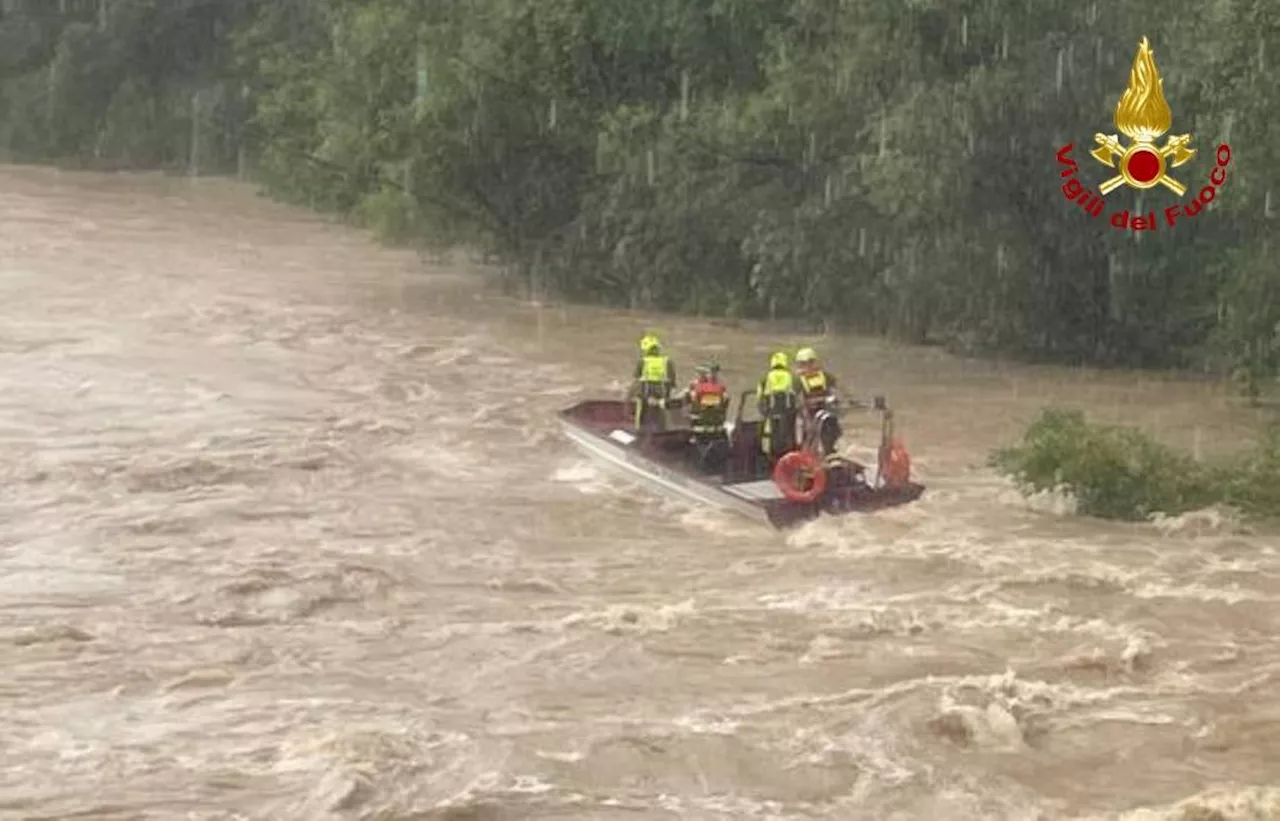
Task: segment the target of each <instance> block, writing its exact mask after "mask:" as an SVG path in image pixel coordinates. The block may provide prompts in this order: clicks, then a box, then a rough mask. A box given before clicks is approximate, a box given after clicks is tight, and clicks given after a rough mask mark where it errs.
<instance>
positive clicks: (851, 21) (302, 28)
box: [0, 0, 1280, 492]
mask: <svg viewBox="0 0 1280 821" xmlns="http://www.w3.org/2000/svg"><path fill="white" fill-rule="evenodd" d="M1160 8H1161V13H1160V14H1158V15H1152V14H1151V10H1150V9H1148V8H1146V7H1142V6H1138V5H1133V6H1132V7H1127V6H1126V7H1119V6H1117V5H1116V4H1109V3H1102V2H1097V0H1044V2H1037V3H1032V4H1028V3H1026V2H1022V0H1017V2H1015V0H946V1H945V2H944V1H943V0H777V1H776V2H774V1H772V0H770V1H769V2H766V1H765V0H651V2H623V1H622V0H538V2H529V0H468V2H458V0H436V1H435V2H431V3H427V2H420V1H419V0H0V152H3V154H4V156H7V157H8V158H10V159H17V160H25V161H57V162H73V161H74V162H80V163H88V164H94V165H98V166H108V167H127V168H144V167H145V168H156V167H160V168H171V169H177V170H182V171H196V172H202V173H208V172H219V173H221V172H233V171H238V172H239V173H242V174H246V175H252V176H253V177H254V178H255V179H256V180H257V181H259V182H260V183H262V184H263V185H264V186H265V188H266V189H267V190H268V191H269V192H271V193H272V194H273V195H274V196H277V197H280V198H283V199H286V200H289V201H292V202H296V203H301V204H305V205H308V206H310V207H313V208H316V209H320V210H324V211H328V212H333V213H337V214H341V215H343V216H345V217H348V218H351V219H354V220H358V221H360V222H361V223H363V224H365V225H368V226H370V227H372V228H374V229H375V230H377V231H378V232H379V233H381V234H382V235H383V236H384V237H385V238H387V239H389V240H393V241H397V242H411V243H419V242H422V243H425V242H431V243H444V242H466V243H470V244H475V245H478V246H481V247H483V248H485V249H486V250H487V251H489V252H490V253H492V254H495V255H497V256H498V257H499V258H500V259H501V260H502V261H503V262H504V263H505V264H506V267H507V269H508V270H509V272H510V273H509V284H510V285H512V286H513V287H518V288H521V289H528V290H529V291H530V292H533V293H535V294H538V295H540V296H541V295H553V296H557V297H560V298H564V299H570V300H587V301H593V302H601V303H610V304H617V305H625V306H632V307H639V308H646V309H655V310H674V311H689V312H700V313H704V314H712V315H721V316H775V317H801V318H804V319H806V320H808V321H810V322H812V323H813V324H814V325H815V327H817V326H824V327H838V328H844V329H847V330H853V331H859V332H866V333H877V334H884V335H888V336H892V337H894V338H899V339H903V340H908V341H912V342H929V343H939V344H945V345H948V346H950V347H952V348H955V349H960V350H964V351H972V352H1002V353H1006V354H1010V355H1015V356H1024V357H1029V358H1035V359H1041V360H1049V361H1062V362H1072V363H1095V364H1108V365H1122V364H1123V365H1130V366H1139V367H1182V368H1216V369H1221V371H1222V372H1223V373H1229V374H1232V375H1233V376H1234V377H1235V378H1236V379H1237V380H1238V382H1239V384H1240V386H1241V387H1242V388H1243V390H1244V391H1245V392H1246V393H1249V394H1250V395H1253V396H1255V397H1256V396H1257V395H1258V394H1259V393H1260V392H1262V391H1263V389H1264V388H1265V386H1267V385H1268V384H1272V383H1274V380H1275V378H1276V375H1277V373H1278V372H1280V273H1278V272H1277V265H1276V263H1275V262H1274V259H1275V257H1276V249H1275V248H1274V247H1273V246H1272V245H1270V244H1269V237H1270V234H1271V233H1273V232H1274V226H1275V224H1276V223H1275V216H1274V214H1275V210H1276V209H1277V208H1280V200H1275V201H1274V202H1273V196H1272V192H1273V191H1280V185H1278V184H1277V183H1278V182H1280V177H1278V176H1277V175H1280V162H1277V160H1280V132H1278V131H1277V129H1278V128H1280V124H1278V123H1277V120H1276V118H1275V117H1274V116H1273V113H1274V111H1276V110H1277V109H1278V108H1280V105H1277V103H1278V102H1280V98H1278V96H1277V95H1280V91H1277V86H1276V84H1275V83H1273V82H1272V81H1271V79H1270V74H1269V72H1268V70H1267V69H1268V67H1269V62H1268V60H1269V59H1270V60H1271V61H1274V60H1275V59H1276V57H1275V56H1276V55H1277V54H1280V5H1277V4H1275V3H1272V2H1267V0H1208V1H1207V2H1205V0H1197V2H1194V3H1193V2H1191V1H1190V0H1171V3H1170V4H1165V5H1163V6H1161V7H1160ZM1143 36H1147V37H1149V38H1150V39H1151V42H1152V45H1153V47H1154V49H1155V56H1156V62H1157V65H1158V67H1159V69H1160V71H1161V73H1162V75H1163V77H1164V92H1165V95H1166V97H1167V98H1168V100H1169V102H1170V104H1171V106H1172V109H1173V129H1172V130H1171V132H1170V133H1174V134H1178V133H1183V132H1190V133H1191V134H1192V136H1193V142H1192V145H1193V146H1194V147H1195V148H1196V149H1197V151H1198V154H1197V156H1196V158H1195V159H1194V160H1193V161H1192V162H1190V163H1189V164H1187V165H1185V166H1183V167H1182V168H1181V169H1179V171H1178V172H1177V173H1176V174H1175V176H1178V178H1179V179H1180V180H1181V181H1182V182H1183V183H1185V184H1186V185H1187V186H1188V188H1189V189H1190V193H1189V194H1188V196H1194V195H1195V193H1196V192H1198V191H1199V189H1200V187H1201V186H1203V185H1206V184H1208V175H1209V172H1210V169H1211V168H1212V165H1213V157H1214V152H1215V148H1216V147H1217V145H1218V144H1219V143H1221V142H1228V143H1230V145H1231V149H1232V160H1231V165H1230V167H1229V169H1228V173H1227V177H1226V181H1225V183H1224V184H1223V186H1222V187H1221V190H1220V193H1219V196H1218V197H1217V199H1216V200H1215V202H1214V203H1213V204H1212V206H1211V207H1209V208H1208V209H1207V210H1206V211H1205V212H1204V213H1201V214H1200V215H1198V216H1196V217H1194V218H1192V219H1184V220H1182V221H1181V222H1180V223H1179V224H1178V225H1177V226H1176V227H1174V228H1169V227H1168V226H1167V225H1165V224H1164V223H1163V222H1160V223H1159V224H1158V227H1157V230H1156V231H1154V232H1145V233H1142V234H1134V233H1133V232H1126V231H1119V230H1116V229H1114V228H1111V227H1110V226H1109V225H1108V221H1107V220H1105V219H1095V218H1092V217H1090V216H1088V215H1087V214H1085V213H1084V212H1083V211H1081V209H1080V208H1078V207H1076V206H1074V205H1072V204H1070V203H1068V202H1066V201H1065V199H1064V197H1063V193H1062V188H1061V186H1062V179H1061V178H1060V176H1059V165H1058V162H1057V160H1056V158H1055V154H1056V152H1057V150H1058V148H1059V147H1060V146H1062V145H1065V144H1066V143H1074V144H1075V148H1074V150H1073V157H1074V158H1075V160H1076V161H1077V162H1078V163H1079V164H1080V176H1081V177H1082V178H1083V179H1084V180H1085V181H1086V182H1088V183H1089V185H1090V187H1095V186H1096V185H1097V184H1098V183H1099V182H1101V180H1102V179H1103V178H1104V177H1105V176H1106V174H1105V173H1104V172H1105V171H1107V169H1104V168H1103V167H1102V166H1100V165H1098V164H1097V163H1096V162H1095V161H1094V160H1093V159H1092V158H1090V157H1089V155H1088V149H1089V148H1091V147H1092V136H1093V134H1094V133H1095V132H1104V133H1111V132H1113V131H1114V130H1115V129H1114V127H1113V124H1112V115H1113V111H1114V106H1115V103H1116V101H1117V100H1118V98H1119V95H1120V94H1121V93H1122V91H1123V90H1124V87H1125V84H1126V82H1127V80H1128V77H1129V71H1130V66H1131V64H1132V61H1133V58H1134V53H1135V51H1136V47H1137V44H1138V42H1139V40H1140V38H1141V37H1143ZM1173 202H1174V198H1173V196H1172V195H1171V194H1169V193H1167V192H1165V191H1164V190H1163V189H1157V190H1154V191H1150V192H1147V193H1145V194H1135V193H1134V192H1132V191H1130V190H1129V189H1121V190H1119V191H1117V192H1115V193H1113V194H1111V195H1109V197H1108V198H1107V205H1108V213H1112V212H1114V211H1116V210H1120V209H1123V208H1128V209H1129V210H1130V211H1131V212H1133V213H1135V214H1139V213H1140V214H1145V213H1148V212H1155V213H1156V215H1157V219H1159V217H1160V213H1161V211H1162V209H1163V208H1164V207H1166V206H1167V205H1170V204H1172V203H1173ZM1153 458H1154V457H1153ZM1188 492H1190V491H1188Z"/></svg>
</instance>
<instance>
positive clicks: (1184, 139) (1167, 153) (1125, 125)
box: [1089, 37, 1196, 196]
mask: <svg viewBox="0 0 1280 821" xmlns="http://www.w3.org/2000/svg"><path fill="white" fill-rule="evenodd" d="M1172 125H1173V112H1172V111H1170V110H1169V103H1168V102H1167V101H1166V100H1165V98H1164V80H1162V79H1160V71H1159V70H1158V69H1157V68H1156V60H1155V54H1154V53H1153V52H1152V51H1151V44H1150V43H1148V42H1147V38H1146V37H1143V38H1142V42H1141V43H1139V44H1138V54H1137V56H1135V57H1134V58H1133V68H1132V69H1131V70H1130V72H1129V87H1128V88H1126V89H1125V91H1124V94H1123V96H1121V97H1120V102H1118V103H1116V128H1118V129H1119V130H1120V132H1121V133H1122V134H1124V135H1125V136H1126V137H1128V138H1129V139H1131V140H1133V142H1132V143H1131V144H1130V145H1129V147H1128V148H1125V147H1124V146H1123V145H1121V144H1120V140H1119V138H1118V137H1116V135H1115V134H1094V135H1093V140H1094V142H1096V143H1097V144H1098V147H1097V148H1095V149H1093V150H1092V151H1090V152H1089V153H1090V154H1091V155H1092V156H1093V158H1094V159H1095V160H1097V161H1098V162H1100V163H1102V164H1103V165H1105V166H1107V167H1108V168H1116V169H1117V170H1118V171H1119V172H1120V173H1119V174H1117V175H1116V176H1114V177H1112V178H1111V179H1109V180H1107V181H1106V182H1104V183H1103V184H1102V185H1101V186H1099V189H1098V190H1100V191H1101V192H1102V194H1103V195H1104V196H1105V195H1106V194H1110V193H1111V192H1112V191H1114V190H1116V189H1117V188H1119V187H1120V186H1122V185H1126V184H1127V185H1129V186H1131V187H1133V188H1138V189H1146V188H1154V187H1155V186H1157V185H1163V186H1164V187H1165V188H1168V189H1169V190H1170V191H1172V192H1173V193H1175V194H1177V195H1178V196H1182V195H1183V194H1185V193H1187V187H1186V186H1185V185H1183V184H1182V183H1180V182H1178V181H1177V180H1175V179H1173V178H1172V177H1170V176H1168V170H1169V169H1170V168H1177V167H1178V166H1180V165H1182V164H1183V163H1185V162H1187V161H1188V160H1190V159H1191V158H1192V157H1194V156H1195V155H1196V152H1195V149H1194V148H1191V135H1190V134H1179V135H1177V136H1175V137H1170V138H1169V139H1168V140H1167V141H1166V142H1165V144H1164V147H1163V148H1159V147H1157V146H1156V143H1155V141H1156V140H1158V139H1159V138H1160V137H1161V136H1162V135H1163V134H1164V133H1165V132H1166V131H1168V130H1169V128H1170V126H1172ZM1117 158H1119V163H1118V165H1117Z"/></svg>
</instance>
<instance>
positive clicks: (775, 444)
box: [760, 411, 796, 461]
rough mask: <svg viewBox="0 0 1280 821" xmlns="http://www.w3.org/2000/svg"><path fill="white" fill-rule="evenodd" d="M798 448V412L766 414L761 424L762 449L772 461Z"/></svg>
mask: <svg viewBox="0 0 1280 821" xmlns="http://www.w3.org/2000/svg"><path fill="white" fill-rule="evenodd" d="M795 448H796V412H795V411H783V412H781V413H774V414H770V415H768V416H766V417H765V418H764V420H763V423H762V424H761V426H760V449H761V450H763V451H764V453H765V455H766V456H768V457H769V459H770V461H777V460H778V459H779V458H781V457H782V456H783V454H786V453H789V452H790V451H793V450H795Z"/></svg>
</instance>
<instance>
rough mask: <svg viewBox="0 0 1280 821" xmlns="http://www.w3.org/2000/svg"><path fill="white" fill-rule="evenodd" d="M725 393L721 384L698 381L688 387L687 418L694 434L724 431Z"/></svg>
mask: <svg viewBox="0 0 1280 821" xmlns="http://www.w3.org/2000/svg"><path fill="white" fill-rule="evenodd" d="M725 392H726V388H725V386H724V383H722V382H713V381H711V380H699V381H697V382H694V383H693V384H692V385H690V386H689V416H690V422H691V423H692V426H693V430H694V432H695V433H717V432H720V431H723V430H724V420H725V410H726V409H725Z"/></svg>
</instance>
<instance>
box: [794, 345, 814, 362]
mask: <svg viewBox="0 0 1280 821" xmlns="http://www.w3.org/2000/svg"><path fill="white" fill-rule="evenodd" d="M817 361H818V352H817V351H815V350H814V349H813V348H801V349H800V350H799V352H798V353H796V364H797V365H803V364H805V363H806V362H817Z"/></svg>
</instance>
